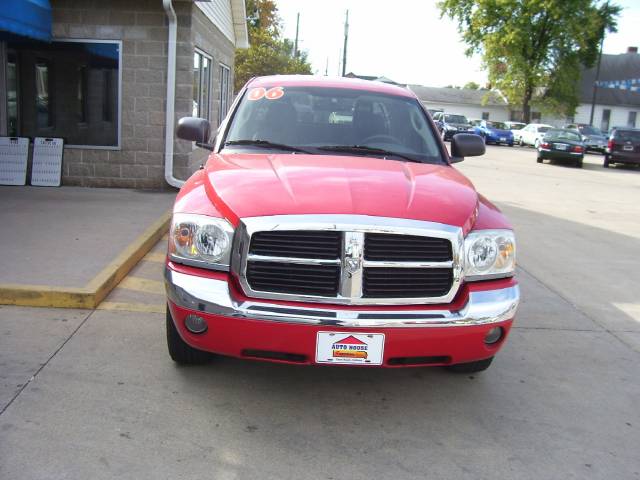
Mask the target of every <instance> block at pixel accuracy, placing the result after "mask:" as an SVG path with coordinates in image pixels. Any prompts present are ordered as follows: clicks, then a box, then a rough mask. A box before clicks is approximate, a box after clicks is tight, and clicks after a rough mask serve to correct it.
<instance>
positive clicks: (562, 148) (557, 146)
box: [555, 143, 568, 150]
mask: <svg viewBox="0 0 640 480" xmlns="http://www.w3.org/2000/svg"><path fill="white" fill-rule="evenodd" d="M567 146H568V145H566V144H564V143H556V144H555V147H556V149H557V150H566V149H567Z"/></svg>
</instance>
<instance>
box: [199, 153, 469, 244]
mask: <svg viewBox="0 0 640 480" xmlns="http://www.w3.org/2000/svg"><path fill="white" fill-rule="evenodd" d="M204 186H205V190H206V192H207V196H208V197H209V199H210V200H211V202H213V204H214V206H215V207H216V209H217V210H218V211H219V212H220V213H221V214H223V215H225V216H226V217H227V218H228V219H229V220H230V221H232V222H233V223H237V222H238V219H240V218H245V217H256V216H266V215H294V214H295V215H300V214H357V215H372V216H381V217H394V218H406V219H414V220H426V221H432V222H439V223H445V224H449V225H456V226H459V227H462V228H463V230H464V232H465V233H466V232H467V231H468V230H470V229H471V227H472V226H473V224H474V223H475V220H476V216H477V211H478V195H477V193H476V191H475V188H474V186H473V184H472V183H471V182H470V181H469V180H467V178H466V177H464V176H463V175H462V174H460V173H459V172H458V171H457V170H456V169H455V168H453V167H450V166H447V165H430V164H422V163H411V162H401V161H395V160H384V159H378V158H369V157H353V156H344V155H298V154H296V155H291V154H213V155H211V157H210V158H209V161H208V162H207V166H206V171H205V185H204Z"/></svg>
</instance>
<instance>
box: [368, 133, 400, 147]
mask: <svg viewBox="0 0 640 480" xmlns="http://www.w3.org/2000/svg"><path fill="white" fill-rule="evenodd" d="M369 142H371V143H395V144H396V145H400V144H402V142H401V141H400V140H398V139H397V138H396V137H393V136H391V135H385V134H378V135H371V136H370V137H367V138H365V139H363V140H362V142H360V143H361V144H363V145H366V144H367V143H369Z"/></svg>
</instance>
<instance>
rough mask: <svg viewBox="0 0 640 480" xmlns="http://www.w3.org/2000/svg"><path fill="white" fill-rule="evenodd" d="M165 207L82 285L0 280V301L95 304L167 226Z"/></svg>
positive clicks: (69, 305) (67, 305) (76, 305)
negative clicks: (58, 285)
mask: <svg viewBox="0 0 640 480" xmlns="http://www.w3.org/2000/svg"><path fill="white" fill-rule="evenodd" d="M170 221H171V211H167V212H166V213H165V214H163V215H162V217H160V219H158V220H157V221H156V222H155V223H154V224H153V225H151V226H150V227H149V228H147V229H146V230H145V231H144V232H143V233H142V235H140V236H139V237H138V238H136V239H135V240H134V241H133V242H132V243H131V244H129V245H128V246H127V247H126V248H125V249H124V250H123V251H122V252H120V254H119V255H118V256H117V257H116V258H115V259H114V260H113V261H111V262H110V263H109V264H108V265H107V266H106V267H105V268H104V269H102V271H101V272H100V273H98V275H96V276H95V278H93V280H91V281H90V282H89V283H88V284H87V285H86V286H85V287H82V288H72V287H55V286H48V285H19V284H0V305H21V306H26V307H60V308H95V307H96V306H98V304H99V303H100V302H101V301H102V300H104V298H105V297H106V296H107V295H108V294H109V292H111V290H113V289H114V288H115V286H116V285H118V283H119V282H120V281H121V280H122V279H123V278H124V277H125V276H126V275H127V273H129V271H130V270H131V269H132V268H133V267H134V266H135V265H136V264H137V263H138V262H139V261H140V260H141V259H142V258H143V257H144V256H145V255H146V254H147V252H149V250H151V248H152V247H153V246H154V245H155V244H156V243H158V241H159V240H160V239H161V238H163V237H164V236H165V234H166V232H167V230H168V229H169V222H170Z"/></svg>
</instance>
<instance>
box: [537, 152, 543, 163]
mask: <svg viewBox="0 0 640 480" xmlns="http://www.w3.org/2000/svg"><path fill="white" fill-rule="evenodd" d="M542 160H544V159H543V158H542V157H541V156H540V155H539V154H538V157H537V158H536V162H538V163H542Z"/></svg>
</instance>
